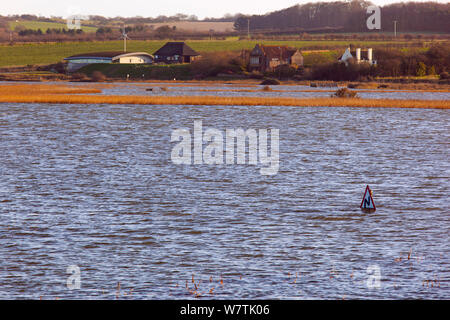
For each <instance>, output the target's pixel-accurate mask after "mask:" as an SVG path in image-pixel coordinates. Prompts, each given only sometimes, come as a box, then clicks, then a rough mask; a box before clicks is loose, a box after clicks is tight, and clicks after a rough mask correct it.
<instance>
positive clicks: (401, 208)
mask: <svg viewBox="0 0 450 320" xmlns="http://www.w3.org/2000/svg"><path fill="white" fill-rule="evenodd" d="M194 120H202V121H203V127H204V128H205V129H206V128H208V127H210V128H216V129H219V130H221V131H223V132H224V131H225V130H226V129H227V128H244V129H248V128H255V129H263V128H267V129H270V128H278V129H280V169H279V172H278V174H277V175H274V176H262V175H260V172H259V168H260V166H259V165H257V166H252V165H215V166H210V165H192V166H181V165H175V164H173V163H172V162H171V161H170V154H171V150H172V147H173V146H174V143H171V142H170V135H171V132H172V130H174V129H177V128H188V129H190V130H191V132H192V130H193V124H194ZM449 120H450V116H449V112H448V110H425V109H389V108H298V107H232V106H214V107H210V106H203V107H194V106H142V105H141V106H139V105H138V106H135V105H114V106H112V105H104V104H102V105H46V104H0V173H1V177H2V179H1V180H0V215H1V217H2V218H1V220H0V261H1V262H0V298H3V299H5V298H27V299H28V298H31V299H39V297H43V298H44V299H53V298H55V297H59V298H66V299H68V298H88V299H114V298H115V297H116V288H117V284H118V282H120V284H121V291H120V292H121V297H122V298H129V296H128V295H127V296H124V295H123V294H124V293H129V292H130V290H132V295H131V298H134V299H179V298H194V295H193V294H192V293H190V292H189V290H187V289H186V284H187V285H188V287H189V289H192V288H193V287H194V285H193V283H192V276H194V281H195V282H196V285H198V288H199V289H198V292H199V293H201V294H202V297H200V298H204V299H222V298H233V299H241V298H242V299H246V298H249V299H271V298H280V299H324V298H327V299H341V298H343V297H345V298H347V299H351V298H370V299H384V298H391V299H392V298H393V299H397V298H427V299H429V298H438V299H449V298H450V291H449V290H448V283H449V282H448V281H449V280H450V273H449V262H450V260H449V250H448V247H449V246H448V244H449V235H450V232H449V231H450V230H449V228H450V219H449V213H448V200H449V199H448V194H449V172H450V164H449V160H448V159H449V158H450V157H449V150H450V149H449V141H450V125H449ZM366 184H369V185H370V186H371V188H372V190H373V192H374V200H375V203H376V205H377V211H376V212H375V213H363V212H361V211H360V209H359V204H360V202H361V199H362V196H363V192H364V189H365V186H366ZM410 250H412V252H411V255H410V259H409V260H408V253H409V252H410ZM400 259H401V260H400ZM69 265H77V266H79V268H80V270H81V289H80V290H69V289H68V288H67V287H66V281H67V278H68V277H69V274H67V273H66V269H67V267H68V266H69ZM370 266H375V267H376V268H379V270H380V274H381V283H380V285H381V288H379V289H376V288H368V286H367V281H368V279H370V278H369V276H370V275H369V274H368V272H367V268H368V267H370ZM199 280H201V283H200V284H199V283H198V281H199ZM221 281H223V285H222V284H221ZM212 288H213V291H212V294H209V292H210V290H211V289H212Z"/></svg>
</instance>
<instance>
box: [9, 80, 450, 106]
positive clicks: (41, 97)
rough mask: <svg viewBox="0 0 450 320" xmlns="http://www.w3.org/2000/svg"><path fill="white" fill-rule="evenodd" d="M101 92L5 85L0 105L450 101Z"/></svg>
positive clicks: (441, 102) (442, 103) (414, 103)
mask: <svg viewBox="0 0 450 320" xmlns="http://www.w3.org/2000/svg"><path fill="white" fill-rule="evenodd" d="M99 92H101V91H100V90H98V89H84V88H74V87H69V86H55V85H18V86H15V85H3V86H0V102H11V103H14V102H15V103H58V104H105V103H106V104H142V105H230V106H299V107H308V106H309V107H316V106H317V107H387V108H427V109H450V100H401V99H358V98H331V97H330V98H305V99H300V98H268V97H219V96H176V97H171V96H106V95H105V96H104V95H102V96H100V95H83V94H82V93H99Z"/></svg>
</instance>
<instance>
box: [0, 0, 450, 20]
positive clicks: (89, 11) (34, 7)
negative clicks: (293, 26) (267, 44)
mask: <svg viewBox="0 0 450 320" xmlns="http://www.w3.org/2000/svg"><path fill="white" fill-rule="evenodd" d="M320 1H332V0H320ZM401 1H402V0H397V1H395V0H372V1H371V2H372V3H374V4H376V5H384V4H387V3H392V2H401ZM307 2H318V1H316V0H300V1H299V0H276V1H273V0H270V1H269V0H260V1H254V0H253V1H246V0H222V1H212V0H166V1H156V0H153V1H152V0H126V1H123V0H122V1H118V0H76V1H75V0H37V1H36V0H15V1H7V0H1V3H0V15H9V14H35V15H40V16H46V17H50V16H62V17H67V16H70V15H73V14H81V15H102V16H105V17H115V16H122V17H134V16H142V17H157V16H159V15H166V16H172V15H175V14H177V13H184V14H187V15H196V16H197V17H198V18H199V19H203V18H205V17H214V18H220V17H223V16H224V15H225V14H227V13H230V14H235V13H243V14H265V13H268V12H271V11H275V10H281V9H285V8H288V7H291V6H293V5H296V4H298V3H307ZM435 2H441V3H447V2H448V1H447V0H438V1H435Z"/></svg>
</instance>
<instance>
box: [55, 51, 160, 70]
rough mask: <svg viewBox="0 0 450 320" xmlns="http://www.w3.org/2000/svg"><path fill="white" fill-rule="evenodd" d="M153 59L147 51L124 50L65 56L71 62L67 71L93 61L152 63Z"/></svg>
mask: <svg viewBox="0 0 450 320" xmlns="http://www.w3.org/2000/svg"><path fill="white" fill-rule="evenodd" d="M153 59H154V58H153V56H152V55H150V54H148V53H146V52H123V51H108V52H89V53H82V54H76V55H73V56H70V57H67V58H64V60H66V61H68V62H69V63H68V66H67V71H69V72H74V71H76V70H78V69H80V68H82V67H84V66H85V65H88V64H92V63H127V64H129V63H134V64H141V63H147V64H150V63H152V62H153Z"/></svg>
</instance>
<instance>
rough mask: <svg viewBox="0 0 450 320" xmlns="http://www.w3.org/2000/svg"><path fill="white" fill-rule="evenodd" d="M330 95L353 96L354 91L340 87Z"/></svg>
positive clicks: (354, 94)
mask: <svg viewBox="0 0 450 320" xmlns="http://www.w3.org/2000/svg"><path fill="white" fill-rule="evenodd" d="M331 96H332V97H338V98H355V97H356V92H355V91H350V90H348V89H347V88H341V89H339V90H338V91H336V92H335V93H334V95H331Z"/></svg>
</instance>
